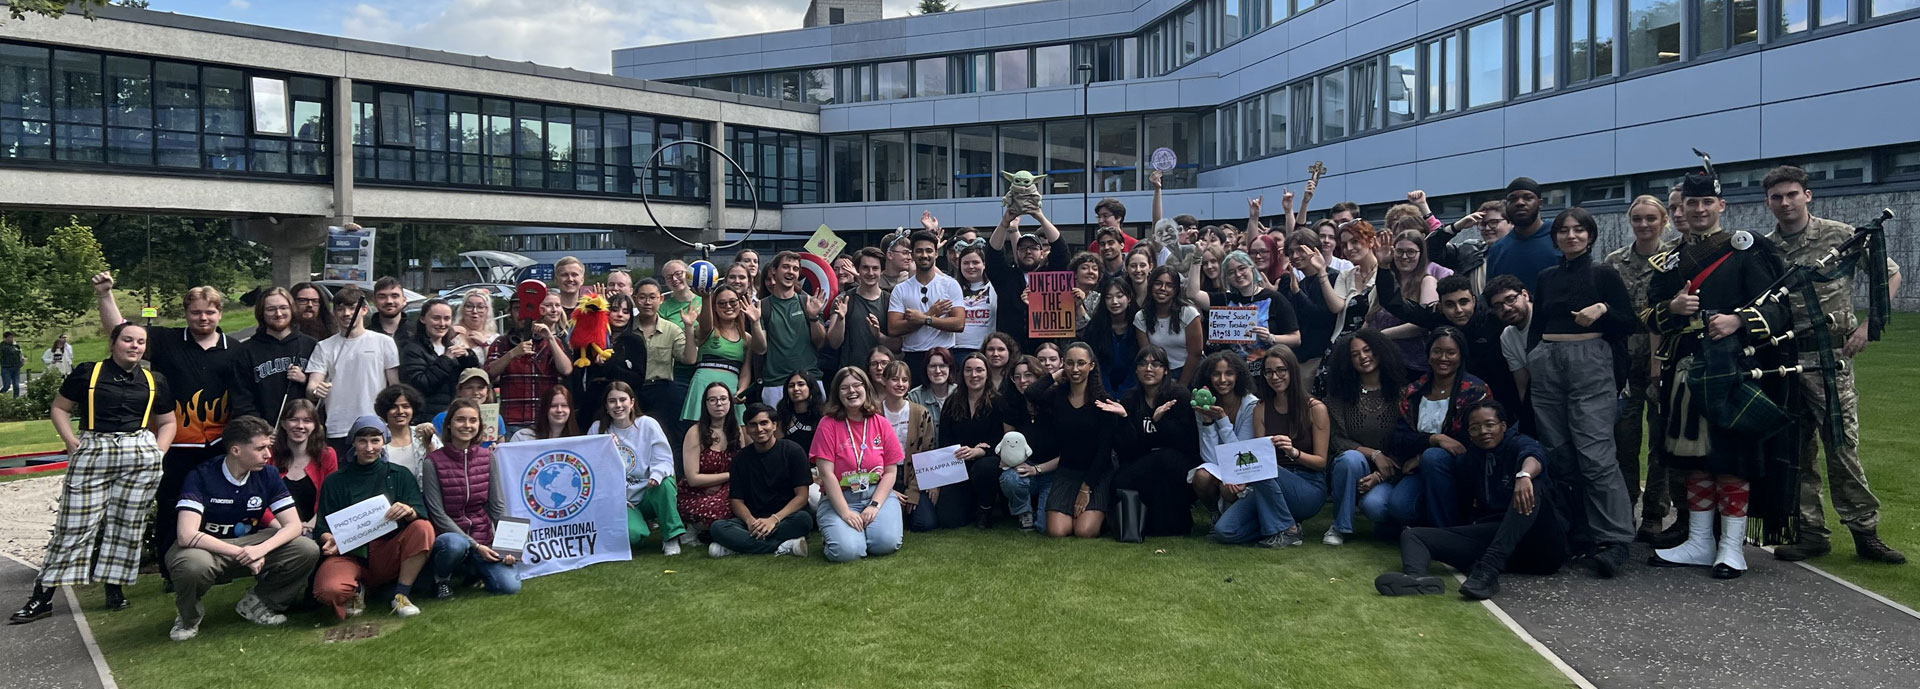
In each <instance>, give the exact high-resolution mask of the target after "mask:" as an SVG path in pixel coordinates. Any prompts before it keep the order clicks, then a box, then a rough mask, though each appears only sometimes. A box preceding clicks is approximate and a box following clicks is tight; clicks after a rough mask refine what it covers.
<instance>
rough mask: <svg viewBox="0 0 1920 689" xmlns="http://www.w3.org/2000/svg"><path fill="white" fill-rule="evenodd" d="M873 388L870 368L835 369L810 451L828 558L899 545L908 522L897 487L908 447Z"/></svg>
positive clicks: (860, 555) (838, 558) (889, 549)
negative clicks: (816, 471) (817, 478)
mask: <svg viewBox="0 0 1920 689" xmlns="http://www.w3.org/2000/svg"><path fill="white" fill-rule="evenodd" d="M873 393H874V386H873V384H872V382H871V379H869V378H868V377H867V372H866V371H862V370H860V369H857V368H852V367H848V368H843V369H840V372H839V373H835V374H833V384H832V385H829V386H828V387H827V394H828V397H827V404H826V407H825V408H824V409H823V410H822V411H823V413H824V416H822V417H821V418H820V427H819V428H818V429H816V430H815V431H814V433H813V448H812V449H811V450H810V451H809V452H808V454H809V455H811V456H812V457H813V463H814V464H815V465H816V466H818V467H819V469H820V483H821V487H820V493H821V498H820V507H819V508H818V511H819V516H820V535H821V541H822V543H823V545H822V546H821V550H822V551H823V552H824V553H825V554H826V556H827V560H828V561H829V562H852V561H854V560H858V559H860V558H863V557H866V556H868V555H890V554H892V553H893V552H894V551H897V550H899V549H900V539H901V535H902V534H901V530H902V529H903V526H904V525H903V520H902V519H901V514H900V500H899V499H898V498H895V497H894V495H893V486H894V482H895V481H896V480H897V479H898V478H899V469H900V462H901V461H902V460H904V459H906V452H905V451H904V450H902V449H900V439H899V438H898V437H897V436H895V435H894V434H893V425H892V424H890V423H887V419H886V417H885V416H884V415H883V414H882V413H881V408H880V399H879V398H878V397H877V396H875V395H874V394H873Z"/></svg>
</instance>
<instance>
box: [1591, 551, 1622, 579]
mask: <svg viewBox="0 0 1920 689" xmlns="http://www.w3.org/2000/svg"><path fill="white" fill-rule="evenodd" d="M1593 566H1594V571H1595V573H1597V574H1599V575H1600V578H1602V579H1612V578H1614V577H1617V576H1620V573H1621V572H1622V571H1625V570H1626V568H1627V546H1626V545H1625V544H1621V543H1608V544H1606V545H1603V546H1600V550H1599V551H1597V552H1595V553H1594V554H1593Z"/></svg>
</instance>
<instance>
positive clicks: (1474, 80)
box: [1467, 19, 1507, 108]
mask: <svg viewBox="0 0 1920 689" xmlns="http://www.w3.org/2000/svg"><path fill="white" fill-rule="evenodd" d="M1500 27H1501V21H1500V20H1498V19H1495V20H1493V21H1490V22H1486V23H1483V24H1480V25H1479V26H1475V27H1472V28H1469V29H1467V79H1468V81H1467V107H1469V108H1473V107H1479V106H1482V105H1486V104H1488V103H1497V102H1499V101H1500V100H1501V99H1502V98H1504V97H1505V95H1506V83H1507V81H1506V77H1505V75H1506V46H1505V44H1504V43H1502V42H1501V37H1500V34H1501V32H1500Z"/></svg>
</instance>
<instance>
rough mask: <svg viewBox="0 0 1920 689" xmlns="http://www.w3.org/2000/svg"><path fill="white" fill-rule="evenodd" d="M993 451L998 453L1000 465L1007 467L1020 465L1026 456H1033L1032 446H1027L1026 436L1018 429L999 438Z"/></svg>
mask: <svg viewBox="0 0 1920 689" xmlns="http://www.w3.org/2000/svg"><path fill="white" fill-rule="evenodd" d="M993 451H994V452H995V453H998V454H999V455H1000V466H1003V467H1006V468H1008V469H1012V468H1014V467H1017V466H1020V465H1021V464H1023V463H1025V462H1026V461H1027V458H1029V457H1032V456H1033V448H1031V447H1028V446H1027V436H1024V435H1021V434H1020V432H1019V431H1014V432H1012V433H1008V434H1006V436H1004V437H1002V438H1000V444H999V445H997V446H995V447H994V448H993Z"/></svg>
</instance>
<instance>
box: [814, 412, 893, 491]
mask: <svg viewBox="0 0 1920 689" xmlns="http://www.w3.org/2000/svg"><path fill="white" fill-rule="evenodd" d="M808 456H810V457H812V458H813V459H815V460H821V459H827V460H832V461H833V474H834V476H837V477H839V479H840V486H841V487H842V488H848V489H852V490H856V491H859V490H867V489H869V488H872V487H874V486H875V485H876V484H878V483H880V475H881V474H882V473H884V472H885V470H886V468H887V467H889V466H892V465H895V464H899V463H900V462H901V461H902V460H905V459H906V452H905V451H904V450H902V449H901V448H900V438H899V437H897V436H895V435H894V434H893V424H890V423H887V419H886V417H884V416H881V415H878V414H875V415H872V416H868V417H867V418H866V419H865V420H864V421H857V422H853V423H851V424H849V423H848V422H846V421H842V420H840V419H836V418H833V417H831V416H827V417H822V418H821V419H820V425H819V427H817V428H815V429H814V431H813V448H812V450H811V451H810V452H808Z"/></svg>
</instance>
